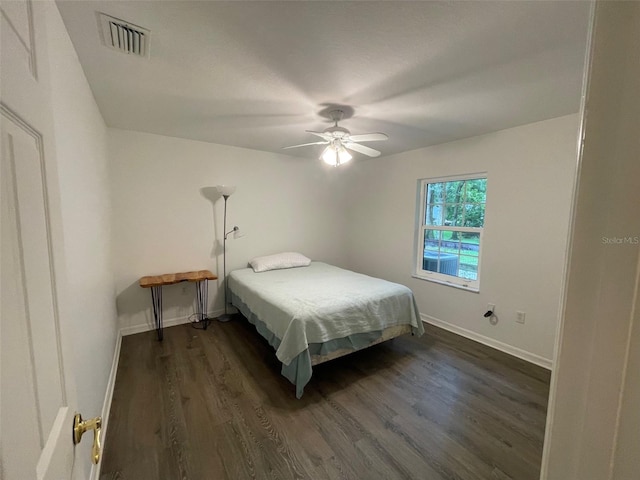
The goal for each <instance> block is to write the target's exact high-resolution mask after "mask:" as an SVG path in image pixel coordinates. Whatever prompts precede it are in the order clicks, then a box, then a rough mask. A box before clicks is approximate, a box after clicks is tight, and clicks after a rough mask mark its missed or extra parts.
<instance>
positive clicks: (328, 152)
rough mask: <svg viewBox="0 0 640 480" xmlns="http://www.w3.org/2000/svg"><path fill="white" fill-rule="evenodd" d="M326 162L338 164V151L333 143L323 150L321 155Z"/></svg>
mask: <svg viewBox="0 0 640 480" xmlns="http://www.w3.org/2000/svg"><path fill="white" fill-rule="evenodd" d="M320 158H321V159H322V161H323V162H324V163H326V164H327V165H331V166H333V167H336V166H338V152H336V151H335V149H334V148H333V146H332V145H329V146H328V147H327V148H325V149H324V151H323V152H322V156H321V157H320Z"/></svg>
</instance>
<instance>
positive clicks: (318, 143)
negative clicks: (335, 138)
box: [282, 141, 329, 150]
mask: <svg viewBox="0 0 640 480" xmlns="http://www.w3.org/2000/svg"><path fill="white" fill-rule="evenodd" d="M327 143H329V142H328V141H327V142H311V143H301V144H300V145H291V146H290V147H282V149H283V150H287V149H288V148H298V147H306V146H308V145H326V144H327Z"/></svg>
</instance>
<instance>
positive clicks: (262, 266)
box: [249, 252, 311, 273]
mask: <svg viewBox="0 0 640 480" xmlns="http://www.w3.org/2000/svg"><path fill="white" fill-rule="evenodd" d="M310 263H311V260H310V259H309V258H307V257H305V256H304V255H302V254H301V253H296V252H284V253H276V254H275V255H266V256H264V257H255V258H253V259H251V261H250V262H249V265H251V268H253V271H254V272H256V273H257V272H266V271H268V270H278V269H281V268H293V267H308V266H309V264H310Z"/></svg>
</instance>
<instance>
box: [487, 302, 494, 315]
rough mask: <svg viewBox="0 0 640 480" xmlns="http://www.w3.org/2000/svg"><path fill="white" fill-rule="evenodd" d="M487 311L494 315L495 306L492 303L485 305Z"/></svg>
mask: <svg viewBox="0 0 640 480" xmlns="http://www.w3.org/2000/svg"><path fill="white" fill-rule="evenodd" d="M487 310H489V311H490V312H493V313H496V305H495V304H494V303H487Z"/></svg>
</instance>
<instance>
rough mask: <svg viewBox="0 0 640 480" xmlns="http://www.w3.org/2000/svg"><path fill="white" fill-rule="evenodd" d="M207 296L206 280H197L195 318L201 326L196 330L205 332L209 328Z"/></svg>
mask: <svg viewBox="0 0 640 480" xmlns="http://www.w3.org/2000/svg"><path fill="white" fill-rule="evenodd" d="M208 296H209V288H208V281H207V279H206V278H205V279H204V280H198V281H197V282H196V316H197V318H198V322H201V324H202V326H201V327H198V328H202V329H203V330H206V329H207V327H208V326H209V318H208V317H207V301H208Z"/></svg>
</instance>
